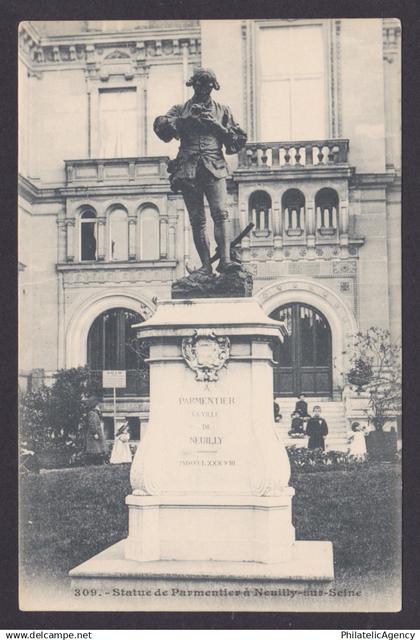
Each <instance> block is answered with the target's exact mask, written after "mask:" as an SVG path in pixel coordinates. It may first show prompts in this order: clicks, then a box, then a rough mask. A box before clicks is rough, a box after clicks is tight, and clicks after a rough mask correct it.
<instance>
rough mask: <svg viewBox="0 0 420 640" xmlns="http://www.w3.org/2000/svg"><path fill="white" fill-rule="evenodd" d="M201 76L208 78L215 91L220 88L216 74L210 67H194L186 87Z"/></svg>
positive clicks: (190, 85) (192, 84)
mask: <svg viewBox="0 0 420 640" xmlns="http://www.w3.org/2000/svg"><path fill="white" fill-rule="evenodd" d="M202 78H207V79H209V80H210V81H211V84H212V86H213V89H216V91H218V90H219V89H220V84H219V83H218V82H217V78H216V74H215V73H214V71H213V70H212V69H196V70H195V71H194V73H193V75H192V76H191V78H190V79H189V80H188V82H187V83H186V85H187V87H192V86H194V83H195V82H196V81H197V80H201V79H202Z"/></svg>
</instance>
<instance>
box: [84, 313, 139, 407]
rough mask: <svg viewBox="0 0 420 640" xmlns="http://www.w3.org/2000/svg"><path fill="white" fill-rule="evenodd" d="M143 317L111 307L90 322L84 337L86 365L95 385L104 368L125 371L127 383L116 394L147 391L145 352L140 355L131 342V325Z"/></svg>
mask: <svg viewBox="0 0 420 640" xmlns="http://www.w3.org/2000/svg"><path fill="white" fill-rule="evenodd" d="M143 320H144V318H143V317H142V316H141V315H140V314H139V313H136V312H135V311H131V310H130V309H125V308H123V307H115V308H113V309H109V310H108V311H105V312H104V313H101V315H100V316H98V317H97V318H96V319H95V320H94V321H93V323H92V326H91V327H90V329H89V333H88V339H87V364H88V366H89V367H90V369H91V370H92V372H93V375H96V378H95V379H97V381H98V383H99V386H101V378H102V373H101V372H102V371H103V370H104V369H105V370H107V369H118V370H125V371H126V380H127V386H126V389H125V390H122V391H121V393H120V395H125V394H133V395H147V394H148V382H149V381H148V365H147V364H146V363H145V362H144V359H145V358H147V355H148V354H147V353H146V352H145V353H144V354H141V353H140V352H139V350H138V348H137V345H135V344H133V338H135V336H136V331H135V329H133V328H132V327H133V324H137V323H139V322H143ZM104 391H105V392H106V390H104Z"/></svg>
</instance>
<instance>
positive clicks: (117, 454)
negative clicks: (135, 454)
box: [109, 422, 131, 464]
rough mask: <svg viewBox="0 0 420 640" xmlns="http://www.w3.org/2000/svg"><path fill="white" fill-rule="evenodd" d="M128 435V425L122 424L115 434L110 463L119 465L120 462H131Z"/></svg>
mask: <svg viewBox="0 0 420 640" xmlns="http://www.w3.org/2000/svg"><path fill="white" fill-rule="evenodd" d="M129 440H130V434H129V431H128V423H127V422H124V424H123V425H122V426H121V427H120V428H119V429H118V431H117V433H116V434H115V442H114V446H113V448H112V453H111V458H110V460H109V461H110V463H111V464H120V463H122V462H131V451H130V445H129V444H128V443H129Z"/></svg>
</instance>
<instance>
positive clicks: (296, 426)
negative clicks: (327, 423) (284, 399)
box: [289, 411, 305, 438]
mask: <svg viewBox="0 0 420 640" xmlns="http://www.w3.org/2000/svg"><path fill="white" fill-rule="evenodd" d="M304 435H305V430H304V428H303V418H302V417H301V415H300V413H299V412H298V411H294V412H293V413H292V424H291V427H290V431H289V436H291V437H292V438H302V437H303V436H304Z"/></svg>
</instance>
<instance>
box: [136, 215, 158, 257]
mask: <svg viewBox="0 0 420 640" xmlns="http://www.w3.org/2000/svg"><path fill="white" fill-rule="evenodd" d="M139 216H140V217H139V220H140V224H139V233H140V260H159V257H160V247H159V244H160V234H159V211H158V210H157V208H156V207H155V206H153V205H146V206H145V207H143V208H142V209H141V211H140V214H139Z"/></svg>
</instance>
